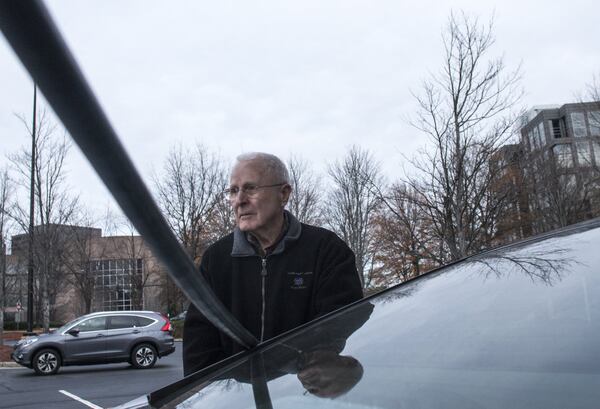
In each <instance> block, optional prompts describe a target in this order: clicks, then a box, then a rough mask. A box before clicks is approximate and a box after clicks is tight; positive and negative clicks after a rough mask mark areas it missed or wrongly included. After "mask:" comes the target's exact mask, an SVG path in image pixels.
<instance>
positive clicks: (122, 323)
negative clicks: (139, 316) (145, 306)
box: [108, 315, 137, 329]
mask: <svg viewBox="0 0 600 409" xmlns="http://www.w3.org/2000/svg"><path fill="white" fill-rule="evenodd" d="M132 327H137V325H136V320H135V317H132V316H131V315H117V316H114V317H109V318H108V329H119V328H132Z"/></svg>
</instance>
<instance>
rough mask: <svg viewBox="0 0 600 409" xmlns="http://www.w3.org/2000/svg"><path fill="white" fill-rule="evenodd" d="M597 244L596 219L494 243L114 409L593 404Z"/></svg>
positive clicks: (599, 375)
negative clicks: (491, 247) (507, 242)
mask: <svg viewBox="0 0 600 409" xmlns="http://www.w3.org/2000/svg"><path fill="white" fill-rule="evenodd" d="M598 249H600V219H596V220H592V221H589V222H585V223H582V224H579V225H576V226H572V227H569V228H565V229H562V230H559V231H556V232H553V233H550V234H545V235H542V236H539V237H535V238H532V239H529V240H526V241H523V242H519V243H515V244H512V245H509V246H505V247H502V248H498V249H495V250H490V251H487V252H484V253H482V254H479V255H476V256H472V257H469V258H467V259H465V260H462V261H459V262H457V263H453V264H451V265H449V266H446V267H443V268H440V269H437V270H435V271H432V272H430V273H427V274H425V275H422V276H420V277H418V278H416V279H413V280H410V281H408V282H405V283H402V284H400V285H398V286H395V287H393V288H390V289H388V290H386V291H384V292H381V293H379V294H376V295H373V296H371V297H369V298H366V299H364V300H361V301H359V302H356V303H354V304H352V305H350V306H347V307H345V308H343V309H341V310H338V311H336V312H334V313H331V314H329V315H327V316H325V317H322V318H320V319H319V320H317V321H313V322H312V323H309V324H307V325H305V326H303V327H300V328H298V329H295V330H293V331H291V332H289V333H287V334H283V335H281V336H279V337H277V338H274V339H272V340H270V341H267V342H265V343H263V344H261V345H259V346H258V347H257V348H255V349H254V350H251V351H247V352H243V353H240V354H238V355H236V356H233V357H230V358H228V359H226V360H224V361H222V362H219V363H217V364H215V365H212V366H211V367H208V368H205V369H203V370H201V371H199V372H197V373H195V374H193V375H190V376H188V377H186V378H184V379H182V380H180V381H178V382H176V383H174V384H172V385H169V386H167V387H165V388H162V389H160V390H158V391H155V392H153V393H151V394H150V395H148V397H141V398H139V399H138V400H137V401H131V402H128V403H127V404H124V405H122V406H121V407H120V408H129V409H131V408H142V407H147V406H148V405H150V406H152V407H155V408H162V407H176V406H177V407H181V408H187V409H192V408H211V409H220V408H227V409H235V408H254V407H256V408H271V407H274V408H279V409H281V408H311V409H318V408H352V409H358V408H364V409H366V408H369V409H375V408H390V409H391V408H457V409H458V408H460V409H475V408H498V409H500V408H513V409H514V408H524V409H525V408H527V409H531V408H543V409H551V408H556V409H562V408H597V407H598V402H600V388H598V385H600V251H598ZM343 340H345V342H341V343H340V341H343ZM329 345H338V346H340V345H341V348H338V349H337V350H333V351H332V353H329V354H327V353H325V354H323V353H321V354H316V355H315V353H314V351H318V350H323V349H325V350H327V349H328V348H329ZM307 356H309V357H311V356H312V357H311V358H308V359H307Z"/></svg>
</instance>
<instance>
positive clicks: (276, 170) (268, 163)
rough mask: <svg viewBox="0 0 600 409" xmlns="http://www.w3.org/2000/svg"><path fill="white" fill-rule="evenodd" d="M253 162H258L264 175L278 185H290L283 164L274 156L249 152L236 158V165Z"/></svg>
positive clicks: (288, 176)
mask: <svg viewBox="0 0 600 409" xmlns="http://www.w3.org/2000/svg"><path fill="white" fill-rule="evenodd" d="M253 161H258V162H260V164H261V165H262V166H263V169H264V171H265V173H266V174H267V175H269V176H272V177H273V178H274V179H275V180H276V181H277V182H278V183H290V175H289V173H288V170H287V167H286V166H285V163H283V161H282V160H281V159H279V158H278V157H277V156H275V155H271V154H270V153H264V152H249V153H243V154H241V155H239V156H238V157H237V158H236V164H238V163H240V162H253Z"/></svg>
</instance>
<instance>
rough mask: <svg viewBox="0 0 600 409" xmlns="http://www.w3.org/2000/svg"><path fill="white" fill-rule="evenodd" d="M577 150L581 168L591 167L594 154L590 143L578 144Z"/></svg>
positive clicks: (576, 145)
mask: <svg viewBox="0 0 600 409" xmlns="http://www.w3.org/2000/svg"><path fill="white" fill-rule="evenodd" d="M575 148H576V149H577V162H579V166H591V164H592V152H591V150H590V145H589V143H587V142H577V143H576V144H575Z"/></svg>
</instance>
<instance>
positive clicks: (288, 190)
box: [281, 183, 292, 207]
mask: <svg viewBox="0 0 600 409" xmlns="http://www.w3.org/2000/svg"><path fill="white" fill-rule="evenodd" d="M291 194H292V187H291V186H290V185H288V184H287V183H286V184H285V185H283V187H282V188H281V205H282V207H285V205H286V204H287V202H288V201H289V200H290V195H291Z"/></svg>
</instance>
